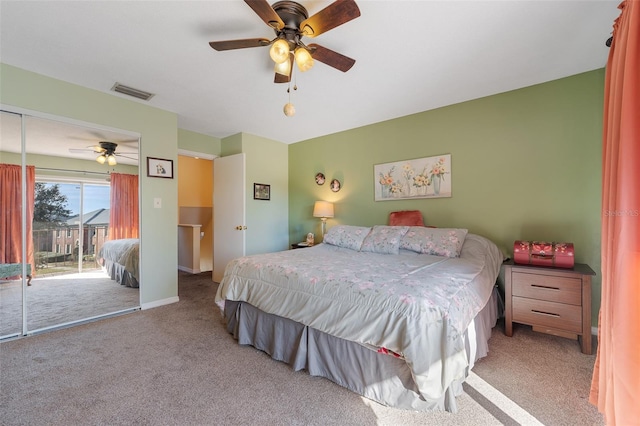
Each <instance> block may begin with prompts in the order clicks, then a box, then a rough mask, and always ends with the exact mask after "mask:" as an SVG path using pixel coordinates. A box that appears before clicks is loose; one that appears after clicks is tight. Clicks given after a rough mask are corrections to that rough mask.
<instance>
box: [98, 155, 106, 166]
mask: <svg viewBox="0 0 640 426" xmlns="http://www.w3.org/2000/svg"><path fill="white" fill-rule="evenodd" d="M96 161H97V162H98V163H100V164H104V163H105V162H106V161H107V157H105V156H104V154H100V155H98V156H97V157H96Z"/></svg>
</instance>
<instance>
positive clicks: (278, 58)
mask: <svg viewBox="0 0 640 426" xmlns="http://www.w3.org/2000/svg"><path fill="white" fill-rule="evenodd" d="M269 55H270V56H271V59H273V62H275V63H276V64H281V63H283V62H284V61H286V60H287V59H289V43H288V42H287V41H286V40H285V39H282V38H280V39H278V40H276V41H275V42H274V43H273V44H272V45H271V49H269Z"/></svg>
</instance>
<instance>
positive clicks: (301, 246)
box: [291, 243, 312, 250]
mask: <svg viewBox="0 0 640 426" xmlns="http://www.w3.org/2000/svg"><path fill="white" fill-rule="evenodd" d="M307 247H312V246H310V245H309V244H307V243H293V244H291V249H292V250H293V249H299V248H307Z"/></svg>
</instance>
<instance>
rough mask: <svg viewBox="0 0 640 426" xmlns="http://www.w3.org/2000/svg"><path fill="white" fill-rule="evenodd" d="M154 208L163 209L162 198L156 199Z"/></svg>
mask: <svg viewBox="0 0 640 426" xmlns="http://www.w3.org/2000/svg"><path fill="white" fill-rule="evenodd" d="M153 208H154V209H161V208H162V198H154V199H153Z"/></svg>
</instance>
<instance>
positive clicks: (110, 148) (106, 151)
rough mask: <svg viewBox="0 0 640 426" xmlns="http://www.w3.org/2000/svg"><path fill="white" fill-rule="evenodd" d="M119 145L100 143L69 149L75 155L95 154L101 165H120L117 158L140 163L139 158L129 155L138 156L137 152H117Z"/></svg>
mask: <svg viewBox="0 0 640 426" xmlns="http://www.w3.org/2000/svg"><path fill="white" fill-rule="evenodd" d="M117 147H118V144H117V143H115V142H107V141H101V142H98V145H94V146H88V147H87V148H80V149H77V148H69V152H73V153H84V152H94V153H96V154H98V156H97V157H96V161H97V162H98V163H100V164H104V163H107V164H108V165H110V166H115V165H116V164H118V161H117V160H116V157H122V158H128V159H129V160H135V161H138V159H137V158H134V157H129V155H136V156H137V155H138V153H137V152H116V148H117Z"/></svg>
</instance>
